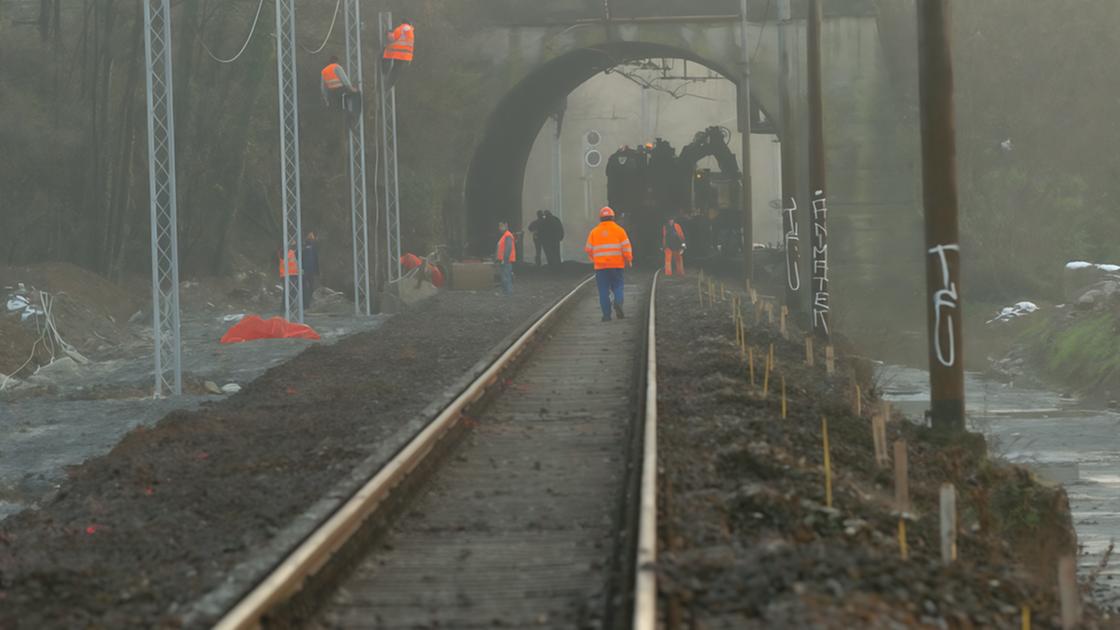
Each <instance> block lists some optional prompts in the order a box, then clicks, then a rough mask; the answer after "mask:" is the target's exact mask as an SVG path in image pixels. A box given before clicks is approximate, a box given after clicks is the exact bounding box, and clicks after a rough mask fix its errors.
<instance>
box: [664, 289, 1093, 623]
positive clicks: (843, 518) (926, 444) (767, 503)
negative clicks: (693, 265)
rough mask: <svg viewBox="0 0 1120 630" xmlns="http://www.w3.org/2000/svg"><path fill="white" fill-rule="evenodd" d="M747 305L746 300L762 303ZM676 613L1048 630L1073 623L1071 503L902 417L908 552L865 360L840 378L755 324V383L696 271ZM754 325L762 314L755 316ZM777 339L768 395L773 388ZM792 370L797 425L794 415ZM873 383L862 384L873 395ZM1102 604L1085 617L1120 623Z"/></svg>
mask: <svg viewBox="0 0 1120 630" xmlns="http://www.w3.org/2000/svg"><path fill="white" fill-rule="evenodd" d="M748 304H749V303H748ZM657 308H658V319H657V326H658V351H657V356H658V370H659V377H658V378H659V388H660V391H659V408H660V429H659V444H660V452H659V458H660V467H661V469H662V471H663V476H662V485H661V489H662V492H661V513H662V520H661V531H660V536H661V540H662V549H663V551H662V555H661V558H660V563H659V576H660V589H661V602H662V614H663V615H664V616H665V620H666V621H667V627H668V628H670V629H672V628H678V627H679V628H689V627H692V628H750V627H757V628H780V627H781V628H793V627H844V626H848V627H853V628H868V627H883V628H887V627H890V628H898V627H954V628H972V627H1005V628H1009V627H1016V628H1017V627H1019V624H1020V615H1021V610H1022V607H1023V606H1029V607H1030V609H1031V611H1032V614H1033V620H1034V627H1036V628H1038V627H1053V626H1055V624H1057V623H1058V614H1059V606H1058V601H1057V590H1056V578H1055V567H1056V557H1057V555H1058V554H1060V553H1069V552H1072V551H1073V547H1074V535H1073V528H1072V525H1071V523H1070V520H1069V512H1068V507H1067V502H1066V500H1065V495H1064V494H1063V493H1062V492H1061V491H1055V490H1051V489H1047V488H1044V487H1041V486H1039V485H1038V484H1036V483H1035V482H1034V481H1033V480H1032V479H1031V478H1030V476H1029V475H1027V474H1026V473H1025V472H1024V471H1022V470H1019V469H1015V468H1011V467H1008V466H1004V465H1002V464H998V463H995V462H992V461H989V460H987V459H986V458H984V457H982V456H979V457H973V456H970V455H969V454H968V453H970V452H976V451H975V449H974V447H971V448H966V447H963V446H959V445H948V444H943V443H942V444H940V445H939V444H937V443H936V442H935V436H933V435H931V434H930V432H929V430H928V429H925V428H923V427H918V426H916V425H914V424H911V423H909V422H906V421H905V420H903V419H900V418H896V419H895V420H894V421H892V422H891V423H889V425H888V431H887V432H888V436H887V437H888V443H892V442H893V441H894V440H896V439H899V438H900V437H904V438H905V439H907V441H908V443H909V448H908V453H909V461H910V484H911V490H910V492H911V497H912V502H913V511H914V514H915V520H914V521H912V522H910V523H909V528H908V529H909V531H908V540H909V546H910V559H909V560H905V561H904V560H902V559H901V558H900V553H899V545H898V542H897V541H898V537H897V522H898V520H897V516H896V515H895V514H894V512H893V492H894V490H893V474H892V472H891V471H890V470H889V469H880V468H879V467H877V466H876V464H875V462H874V456H873V440H872V436H871V427H870V421H869V419H868V418H867V415H869V413H868V409H869V408H870V407H871V406H872V405H873V401H872V400H870V399H867V400H864V401H863V415H864V417H856V416H855V414H854V410H853V401H854V395H853V392H854V385H853V384H854V383H855V382H861V381H860V377H859V375H860V374H863V373H866V370H860V369H856V366H854V364H852V363H848V362H845V361H839V362H838V363H839V364H840V365H839V367H838V372H837V374H836V375H835V376H833V377H828V376H826V374H825V372H824V369H823V367H822V366H823V364H824V356H823V352H822V351H821V348H819V346H818V348H817V349H818V355H817V366H818V367H817V368H815V369H810V368H808V367H806V366H805V364H804V346H803V345H802V341H801V339H800V336H799V335H797V336H796V338H797V341H796V342H791V341H786V340H783V339H782V338H781V337H780V336H778V335H777V334H775V333H776V331H774V330H773V329H768V328H766V327H765V326H751V327H750V329H749V333H748V340H749V343H751V344H753V345H754V346H755V348H756V361H757V365H756V369H757V370H758V375H757V377H756V378H758V384H757V385H756V386H754V387H752V386H750V385H749V383H748V371H747V369H746V367H745V364H744V362H743V361H742V359H741V358H740V355H739V351H738V348H737V346H736V343H735V333H734V328H733V325H732V319H731V317H730V307H729V305H728V304H716V305H715V307H705V308H701V307H700V306H699V304H698V299H697V286H696V283H695V282H694V281H692V280H685V281H680V280H678V281H676V282H672V281H671V282H668V283H664V284H663V285H662V287H661V289H659V291H658V305H657ZM747 319H748V321H752V322H753V321H754V317H753V315H751V314H748V316H747ZM770 343H774V344H775V364H776V372H775V375H774V378H773V380H772V381H771V390H770V391H771V394H770V396H769V397H768V398H767V399H763V398H762V395H761V389H762V371H761V370H762V359H761V358H760V357H761V355H763V354H765V348H767V347H768V345H769V344H770ZM778 375H782V376H784V377H785V380H786V387H787V390H788V396H789V405H790V407H789V418H788V419H786V420H782V419H781V418H780V410H779V409H780V407H779V404H780V403H779V397H778V396H777V395H775V392H777V391H778V390H779V389H780V379H779V378H778ZM870 388H871V385H870V384H869V383H867V382H865V381H863V386H862V390H863V391H865V392H866V391H868V389H870ZM822 415H823V416H826V417H827V418H828V422H829V437H830V441H831V451H830V452H831V460H832V470H833V501H834V503H833V505H834V508H833V509H829V508H827V507H826V506H825V487H824V474H823V449H822V439H821V438H822V435H821V422H820V419H821V416H822ZM943 482H952V483H954V484H955V485H956V488H957V491H958V510H959V513H960V518H959V523H960V537H959V539H958V540H959V543H958V545H959V553H960V559H959V560H958V561H957V562H955V563H953V564H952V565H951V566H948V567H946V566H943V565H942V564H941V559H940V558H941V556H940V542H939V536H938V508H937V506H938V489H939V486H940V484H941V483H943ZM1102 616H1103V615H1102V613H1099V612H1098V611H1096V610H1094V609H1092V607H1091V606H1090V610H1088V612H1087V617H1088V618H1089V619H1090V620H1091V621H1090V622H1089V625H1087V626H1086V627H1104V626H1108V625H1109V624H1110V623H1111V622H1110V621H1108V620H1107V619H1102Z"/></svg>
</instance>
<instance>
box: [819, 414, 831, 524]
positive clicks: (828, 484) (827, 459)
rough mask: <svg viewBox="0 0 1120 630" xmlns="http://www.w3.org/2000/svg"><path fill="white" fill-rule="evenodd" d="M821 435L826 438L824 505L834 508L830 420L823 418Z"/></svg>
mask: <svg viewBox="0 0 1120 630" xmlns="http://www.w3.org/2000/svg"><path fill="white" fill-rule="evenodd" d="M821 435H822V436H823V438H824V504H825V507H832V459H831V458H830V457H829V454H828V418H825V417H824V416H821Z"/></svg>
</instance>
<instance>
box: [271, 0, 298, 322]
mask: <svg viewBox="0 0 1120 630" xmlns="http://www.w3.org/2000/svg"><path fill="white" fill-rule="evenodd" d="M276 76H277V81H278V83H279V90H278V92H279V99H280V181H281V187H282V190H281V197H282V198H283V203H284V221H283V223H284V226H283V230H282V231H283V238H284V240H283V242H281V244H280V252H281V255H282V258H281V263H280V264H281V266H282V267H285V268H286V266H287V260H288V257H287V254H288V250H289V249H291V246H290V245H289V244H294V247H295V253H296V261H297V263H296V264H297V266H298V268H299V272H300V273H301V274H302V273H303V231H302V230H303V226H302V225H301V223H300V214H301V213H300V187H299V82H298V81H297V79H296V7H295V0H276ZM293 284H295V286H294V287H293V286H292V285H293ZM293 315H294V316H295V320H296V321H299V322H300V323H303V283H302V282H295V283H293V282H291V280H290V279H289V278H287V277H285V278H284V318H285V319H287V320H289V321H292V319H293Z"/></svg>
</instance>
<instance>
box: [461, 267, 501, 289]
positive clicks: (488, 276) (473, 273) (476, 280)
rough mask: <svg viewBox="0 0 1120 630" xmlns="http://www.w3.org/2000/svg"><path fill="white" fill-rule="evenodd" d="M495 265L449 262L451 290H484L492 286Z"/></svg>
mask: <svg viewBox="0 0 1120 630" xmlns="http://www.w3.org/2000/svg"><path fill="white" fill-rule="evenodd" d="M494 271H495V267H494V265H493V264H491V263H458V262H457V263H451V289H452V290H453V291H486V290H488V289H491V288H493V287H494Z"/></svg>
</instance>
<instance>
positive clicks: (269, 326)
mask: <svg viewBox="0 0 1120 630" xmlns="http://www.w3.org/2000/svg"><path fill="white" fill-rule="evenodd" d="M293 338H299V339H314V340H316V341H318V339H319V333H317V332H315V331H314V330H312V329H311V327H310V326H306V325H304V324H293V323H292V322H290V321H288V320H286V319H284V318H283V317H273V318H272V319H269V320H263V319H261V318H260V317H259V316H257V315H250V316H248V317H246V318H244V319H242V320H241V321H239V322H237V323H236V324H234V325H233V327H232V328H230V329H229V330H227V331H226V334H224V335H222V343H241V342H242V341H252V340H254V339H293Z"/></svg>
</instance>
